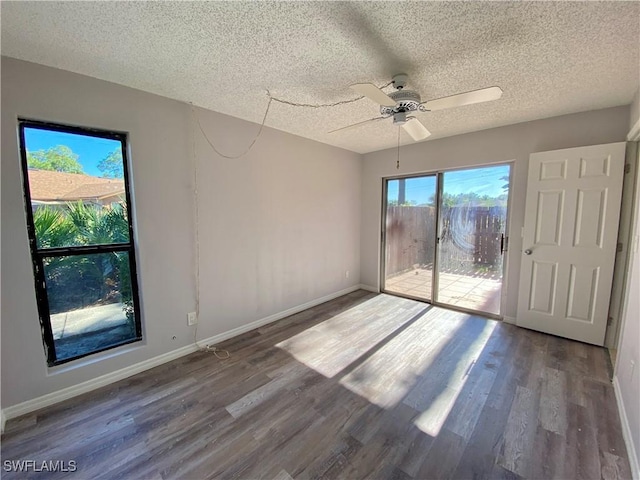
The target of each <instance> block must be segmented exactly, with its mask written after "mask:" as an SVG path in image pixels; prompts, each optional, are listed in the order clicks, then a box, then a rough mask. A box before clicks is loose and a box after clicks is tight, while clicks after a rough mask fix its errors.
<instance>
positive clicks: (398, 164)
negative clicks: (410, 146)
mask: <svg viewBox="0 0 640 480" xmlns="http://www.w3.org/2000/svg"><path fill="white" fill-rule="evenodd" d="M396 170H400V128H399V127H398V159H397V160H396Z"/></svg>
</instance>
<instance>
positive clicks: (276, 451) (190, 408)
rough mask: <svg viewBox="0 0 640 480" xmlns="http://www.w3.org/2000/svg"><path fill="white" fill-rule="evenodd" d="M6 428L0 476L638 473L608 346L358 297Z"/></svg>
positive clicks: (388, 476) (551, 475)
mask: <svg viewBox="0 0 640 480" xmlns="http://www.w3.org/2000/svg"><path fill="white" fill-rule="evenodd" d="M220 346H221V347H222V348H226V349H227V350H229V352H230V353H231V357H230V358H229V359H227V360H219V359H217V358H216V357H215V356H213V355H212V354H210V353H200V352H198V353H194V354H192V355H189V356H187V357H183V358H181V359H178V360H175V361H173V362H171V363H168V364H165V365H162V366H159V367H157V368H154V369H152V370H149V371H147V372H144V373H141V374H139V375H136V376H134V377H131V378H129V379H126V380H123V381H120V382H118V383H115V384H113V385H110V386H107V387H104V388H101V389H99V390H96V391H94V392H90V393H88V394H85V395H82V396H79V397H76V398H73V399H71V400H68V401H65V402H62V403H60V404H57V405H54V406H52V407H49V408H46V409H43V410H41V411H38V412H34V413H32V414H29V415H25V416H23V417H21V418H18V419H13V420H10V421H9V422H8V423H7V428H6V431H5V434H4V435H3V436H2V461H3V470H5V469H4V466H5V465H6V463H5V461H7V460H27V459H29V460H35V461H36V462H38V463H39V462H42V461H55V460H63V461H67V462H68V461H70V460H73V461H75V463H76V465H77V471H76V472H74V473H60V472H57V473H48V472H40V473H35V472H27V473H25V472H22V473H11V472H7V471H3V472H2V473H3V478H6V479H11V478H49V477H51V478H62V477H73V478H86V479H94V478H105V479H111V478H125V479H132V478H150V479H169V478H189V479H205V478H222V479H226V478H247V479H253V478H265V479H278V480H287V479H291V478H344V479H361V478H380V479H383V478H384V479H397V480H405V479H406V480H410V479H431V478H433V479H440V478H456V479H457V478H460V479H466V478H469V479H471V478H474V479H476V478H477V479H480V478H509V479H519V478H532V479H551V478H561V479H582V478H585V479H587V478H593V479H597V478H606V479H613V478H630V477H631V473H630V470H629V463H628V461H627V454H626V450H625V445H624V442H623V438H622V433H621V426H620V421H619V418H618V412H617V408H616V402H615V398H614V392H613V388H612V386H611V383H610V381H609V373H610V366H609V363H608V357H607V355H606V352H605V350H604V349H601V348H597V347H593V346H589V345H585V344H581V343H578V342H572V341H569V340H564V339H560V338H556V337H552V336H548V335H544V334H541V333H536V332H532V331H529V330H524V329H520V328H517V327H514V326H512V325H508V324H504V323H501V322H496V321H493V320H487V319H483V318H480V317H474V316H471V315H467V314H462V313H456V312H451V311H447V310H444V309H440V308H435V307H431V306H429V305H426V304H423V303H419V302H415V301H412V300H407V299H402V298H397V297H393V296H389V295H375V294H372V293H368V292H364V291H358V292H354V293H352V294H349V295H346V296H344V297H341V298H338V299H336V300H333V301H331V302H328V303H325V304H323V305H319V306H317V307H315V308H312V309H309V310H306V311H304V312H301V313H299V314H297V315H293V316H291V317H288V318H286V319H283V320H280V321H278V322H275V323H273V324H270V325H268V326H265V327H263V328H260V329H257V330H254V331H252V332H249V333H247V334H244V335H241V336H239V337H237V338H234V339H232V340H229V341H227V342H225V343H224V344H223V345H220Z"/></svg>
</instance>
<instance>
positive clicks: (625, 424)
mask: <svg viewBox="0 0 640 480" xmlns="http://www.w3.org/2000/svg"><path fill="white" fill-rule="evenodd" d="M613 391H614V392H615V394H616V402H617V404H618V412H620V422H621V423H622V436H623V437H624V443H625V445H626V446H627V457H628V458H629V464H630V465H631V475H632V476H633V479H634V480H639V479H640V464H639V463H638V455H637V454H636V449H635V445H634V444H633V437H632V436H631V425H629V419H628V418H627V411H626V410H625V408H624V403H623V402H622V397H621V396H620V383H619V382H618V377H617V375H614V377H613Z"/></svg>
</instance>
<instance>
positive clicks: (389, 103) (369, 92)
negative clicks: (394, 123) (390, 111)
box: [349, 83, 396, 107]
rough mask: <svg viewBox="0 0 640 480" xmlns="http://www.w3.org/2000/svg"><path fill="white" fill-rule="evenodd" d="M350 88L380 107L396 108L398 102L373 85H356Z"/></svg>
mask: <svg viewBox="0 0 640 480" xmlns="http://www.w3.org/2000/svg"><path fill="white" fill-rule="evenodd" d="M349 88H351V90H353V91H355V92H358V93H359V94H360V95H364V96H365V97H367V98H368V99H370V100H373V101H374V102H376V103H377V104H379V105H383V106H385V107H395V106H396V101H395V100H394V99H393V98H391V97H390V96H389V95H387V94H386V93H384V92H383V91H382V90H380V89H379V88H378V87H376V86H375V85H373V84H371V83H356V84H355V85H351V86H350V87H349Z"/></svg>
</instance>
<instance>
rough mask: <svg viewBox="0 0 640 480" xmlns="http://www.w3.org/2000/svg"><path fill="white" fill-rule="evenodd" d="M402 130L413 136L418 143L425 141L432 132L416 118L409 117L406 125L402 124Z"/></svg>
mask: <svg viewBox="0 0 640 480" xmlns="http://www.w3.org/2000/svg"><path fill="white" fill-rule="evenodd" d="M402 128H404V129H405V131H406V132H407V133H408V134H409V135H411V138H413V139H414V140H415V141H416V142H419V141H420V140H424V139H425V138H427V137H428V136H429V135H431V132H430V131H429V130H427V128H426V127H425V126H424V125H423V124H422V123H421V122H420V120H418V119H417V118H416V117H409V118H408V119H407V121H406V122H405V123H403V124H402Z"/></svg>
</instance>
